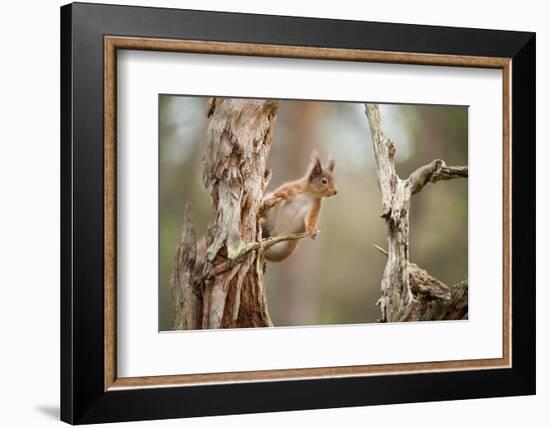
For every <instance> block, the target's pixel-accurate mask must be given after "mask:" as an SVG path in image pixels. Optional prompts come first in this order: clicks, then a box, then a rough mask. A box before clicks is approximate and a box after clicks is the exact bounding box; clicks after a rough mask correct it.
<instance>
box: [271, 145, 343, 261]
mask: <svg viewBox="0 0 550 428" xmlns="http://www.w3.org/2000/svg"><path fill="white" fill-rule="evenodd" d="M333 169H334V160H329V162H328V164H327V166H326V167H324V168H323V166H322V164H321V160H320V158H319V155H317V154H316V153H315V152H314V154H313V156H312V164H311V166H310V168H309V169H308V172H307V173H306V175H305V176H304V177H302V178H301V179H299V180H295V181H291V182H288V183H285V184H283V185H282V186H280V187H278V188H277V189H275V190H274V191H273V192H272V193H271V195H269V196H267V197H266V198H265V199H264V201H263V206H262V210H261V212H262V214H261V219H260V223H261V224H262V227H263V236H264V237H269V236H276V235H283V234H288V233H300V232H307V233H308V234H309V236H310V237H311V238H312V239H314V238H315V237H316V236H317V232H318V231H317V223H318V221H319V215H320V213H321V199H322V198H325V197H330V196H333V195H335V194H336V193H337V190H336V182H335V180H334V177H333V175H332V171H333ZM296 245H297V241H290V242H282V243H279V244H276V245H274V246H273V247H271V248H270V250H268V251H267V253H266V258H267V259H268V260H271V261H280V260H283V259H285V258H286V257H288V256H289V255H290V254H291V253H292V252H293V251H294V249H295V248H296Z"/></svg>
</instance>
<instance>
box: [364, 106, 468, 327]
mask: <svg viewBox="0 0 550 428" xmlns="http://www.w3.org/2000/svg"><path fill="white" fill-rule="evenodd" d="M365 112H366V114H367V118H368V121H369V125H370V129H371V134H372V143H373V149H374V157H375V161H376V172H377V176H378V184H379V186H380V190H381V194H382V195H381V196H382V207H383V211H382V217H383V218H384V219H385V220H386V225H387V234H386V236H387V241H388V251H385V250H383V249H382V248H381V247H379V246H377V245H375V247H376V248H377V249H378V250H379V251H381V252H382V253H384V254H386V255H387V256H388V260H387V262H386V267H385V269H384V275H383V278H382V284H381V289H382V296H381V298H380V299H379V301H378V302H379V304H380V309H381V311H382V318H381V320H382V321H383V322H389V321H411V320H433V319H461V318H462V317H464V316H465V312H464V308H466V314H467V294H468V291H467V290H468V284H467V282H464V283H461V284H462V286H461V287H458V288H456V287H451V288H450V287H449V286H447V285H446V284H444V283H443V282H441V281H439V280H438V279H436V278H434V277H433V276H431V275H430V274H429V273H428V272H426V271H425V270H424V269H421V268H420V267H418V266H417V265H415V264H414V263H411V262H410V261H409V209H410V200H411V196H412V195H414V194H416V193H418V192H420V191H421V190H422V189H423V188H424V187H425V186H426V184H428V183H437V182H438V181H442V180H451V179H454V178H459V177H468V167H466V166H451V167H449V166H447V165H446V164H445V162H444V161H443V160H441V159H435V160H433V161H432V162H430V163H429V164H428V165H424V166H422V167H420V168H418V169H417V170H416V171H414V172H413V173H412V174H411V175H410V176H409V177H408V178H407V179H405V180H402V179H401V178H400V177H399V176H398V174H397V173H396V171H395V154H396V149H395V145H394V143H393V142H392V141H390V140H389V139H388V138H386V137H385V136H384V132H383V130H382V123H381V118H380V111H379V108H378V105H377V104H365ZM465 302H466V303H465ZM458 317H460V318H458Z"/></svg>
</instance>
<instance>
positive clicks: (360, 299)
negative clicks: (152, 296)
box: [159, 95, 468, 330]
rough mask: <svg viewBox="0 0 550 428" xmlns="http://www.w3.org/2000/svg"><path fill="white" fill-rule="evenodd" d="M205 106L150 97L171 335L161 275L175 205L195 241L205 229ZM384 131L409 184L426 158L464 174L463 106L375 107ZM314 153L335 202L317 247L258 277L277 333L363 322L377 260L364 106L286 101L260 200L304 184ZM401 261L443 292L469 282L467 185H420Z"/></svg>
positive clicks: (168, 263)
mask: <svg viewBox="0 0 550 428" xmlns="http://www.w3.org/2000/svg"><path fill="white" fill-rule="evenodd" d="M207 102H208V98H206V97H187V96H172V95H161V96H160V97H159V109H160V111H159V122H160V123H159V133H160V135H159V144H160V172H159V174H160V189H159V190H160V196H159V198H160V207H159V220H160V225H159V228H160V230H159V233H160V254H159V269H160V272H159V281H160V282H159V314H160V316H159V318H160V319H159V323H160V326H159V327H160V330H170V329H171V328H172V315H173V314H172V301H171V299H172V292H171V289H170V271H171V268H172V263H173V259H174V255H175V251H176V247H177V245H178V243H179V239H180V234H181V227H182V222H183V211H184V206H185V204H186V203H187V202H189V203H190V204H191V208H192V221H193V223H194V224H195V226H196V228H197V234H198V236H202V235H203V234H204V232H205V231H206V227H207V225H208V222H209V220H210V215H211V208H210V198H209V195H208V192H207V191H206V189H205V188H204V185H203V184H202V163H201V160H202V156H203V154H204V151H205V148H206V136H207V132H206V131H207V127H208V118H207V117H206V111H207ZM380 113H381V117H382V125H383V128H384V133H385V134H386V136H387V137H389V138H390V139H391V140H392V141H393V142H394V143H395V145H396V148H397V156H396V168H397V172H398V174H399V175H400V177H402V178H406V177H407V176H408V175H409V174H410V173H411V172H412V171H413V170H414V169H416V168H417V167H419V166H421V165H423V164H426V163H429V162H430V161H432V160H433V159H436V158H441V159H444V160H445V161H446V162H447V164H449V165H467V164H468V109H467V107H461V106H424V105H422V106H420V105H380ZM313 149H316V150H317V151H318V152H319V153H320V154H321V157H322V159H323V161H324V162H326V159H327V157H328V155H329V153H331V154H332V155H333V157H334V159H335V160H336V168H335V170H334V176H335V179H336V183H337V185H338V195H336V196H335V197H333V198H330V199H325V200H324V201H323V202H324V203H323V208H322V210H321V218H320V222H319V226H318V228H319V230H320V233H319V235H318V236H317V239H316V240H311V239H307V238H306V239H302V240H301V241H300V243H299V244H298V247H297V249H296V251H295V252H294V253H293V254H292V255H291V256H290V257H289V258H287V259H286V260H284V261H282V262H280V263H269V262H268V265H267V271H266V276H265V281H266V287H267V294H268V306H269V312H270V314H271V318H272V321H273V323H274V325H275V326H292V325H318V324H344V323H370V322H375V321H376V320H377V319H378V318H379V317H380V310H379V307H378V306H377V305H376V301H377V300H378V298H379V297H380V281H381V279H382V274H383V271H384V266H385V263H386V257H385V256H384V255H382V254H381V253H380V252H379V251H378V250H376V249H375V248H374V246H373V245H374V244H377V245H380V246H381V247H383V248H386V238H385V236H386V235H385V234H386V225H385V222H384V220H383V219H382V218H380V213H381V199H380V192H379V189H378V184H377V178H376V170H375V166H374V156H373V149H372V140H371V135H370V129H369V124H368V120H367V118H366V115H365V113H364V105H363V104H362V103H347V102H346V103H344V102H320V101H315V102H311V101H291V100H283V101H281V103H280V106H279V113H278V118H277V122H276V125H275V130H274V133H273V145H272V148H271V154H270V157H269V165H268V166H269V168H271V169H272V171H273V178H272V180H271V183H270V185H269V188H268V191H269V190H272V189H274V188H276V187H278V186H279V185H280V184H282V183H284V182H286V181H290V180H294V179H296V178H299V177H301V176H302V175H303V174H304V173H305V171H306V168H307V166H308V164H309V160H310V155H311V152H312V150H313ZM410 222H411V223H410V258H411V261H412V262H414V263H416V264H418V265H419V266H420V267H422V268H424V269H426V270H427V271H428V272H430V274H431V275H433V276H435V277H436V278H438V279H440V280H441V281H443V282H444V283H446V284H449V285H451V284H454V283H456V282H459V281H461V280H463V279H464V278H466V277H467V273H468V181H467V180H451V181H448V182H444V183H440V184H438V185H435V186H432V185H429V187H428V188H426V189H425V190H424V191H423V192H420V193H419V194H417V195H415V196H413V199H412V202H411V212H410Z"/></svg>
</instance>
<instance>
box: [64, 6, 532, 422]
mask: <svg viewBox="0 0 550 428" xmlns="http://www.w3.org/2000/svg"><path fill="white" fill-rule="evenodd" d="M105 35H117V36H136V37H154V38H166V39H187V40H203V41H204V40H207V41H227V42H240V43H253V44H255V43H262V44H271V45H292V46H315V47H330V48H348V49H368V50H374V51H396V52H412V53H426V54H446V55H468V56H491V57H506V58H511V59H512V92H511V100H512V127H511V129H512V137H511V140H512V146H511V147H512V151H511V153H512V169H513V180H512V243H513V246H512V299H511V301H512V367H511V368H506V369H493V370H466V371H450V372H431V373H415V374H398V375H391V376H388V375H381V376H364V377H361V376H358V377H346V378H323V379H307V380H292V381H268V382H252V383H232V384H218V385H197V386H182V387H163V388H139V389H128V390H114V391H110V390H107V391H105V390H104V314H103V311H104V295H103V291H104V290H103V280H104V254H103V249H104V246H103V244H104V243H103V239H104V238H103V236H104V233H103V232H104V223H103V219H104V187H103V186H104V183H103V177H104V175H103V172H104V171H103V169H104V151H103V137H104V128H103V120H104V115H103V113H104V104H103V102H104V99H103V88H104V80H103V79H104V67H103V59H104V36H105ZM535 98H536V91H535V34H534V33H528V32H512V31H495V30H482V29H466V28H449V27H436V26H420V25H406V24H390V23H375V22H357V21H343V20H328V19H311V18H297V17H285V16H267V15H251V14H236V13H220V12H206V11H191V10H179V9H161V8H144V7H128V6H113V5H100V4H85V3H73V4H69V5H66V6H63V7H62V8H61V419H62V420H63V421H65V422H68V423H71V424H86V423H98V422H116V421H135V420H145V419H165V418H179V417H191V416H204V415H224V414H238V413H258V412H270V411H283V410H301V409H316V408H329V407H333V408H334V407H346V406H365V405H374V404H393V403H405V402H420V401H438V400H457V399H469V398H482V397H499V396H513V395H529V394H534V393H535V335H536V330H535Z"/></svg>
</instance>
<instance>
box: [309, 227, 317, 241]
mask: <svg viewBox="0 0 550 428" xmlns="http://www.w3.org/2000/svg"><path fill="white" fill-rule="evenodd" d="M318 233H319V231H318V230H317V229H308V230H307V234H308V236H309V237H310V238H311V239H315V238H316V237H317V234H318Z"/></svg>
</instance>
